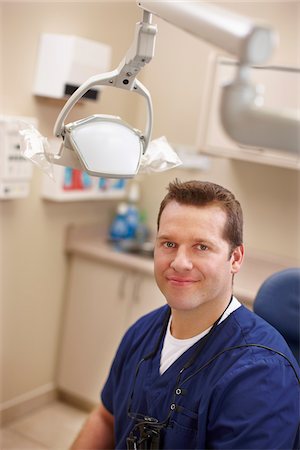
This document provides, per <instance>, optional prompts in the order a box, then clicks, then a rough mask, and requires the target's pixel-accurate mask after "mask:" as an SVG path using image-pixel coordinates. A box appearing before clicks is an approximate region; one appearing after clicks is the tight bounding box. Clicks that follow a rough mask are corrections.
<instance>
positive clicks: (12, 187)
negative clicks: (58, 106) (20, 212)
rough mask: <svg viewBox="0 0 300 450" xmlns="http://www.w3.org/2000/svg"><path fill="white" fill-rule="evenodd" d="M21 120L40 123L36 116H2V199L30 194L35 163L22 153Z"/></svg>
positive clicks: (34, 123) (0, 182)
mask: <svg viewBox="0 0 300 450" xmlns="http://www.w3.org/2000/svg"><path fill="white" fill-rule="evenodd" d="M19 121H22V122H26V123H28V124H31V125H33V126H34V127H37V123H38V121H37V119H36V118H34V117H19V116H0V199H13V198H24V197H26V196H27V195H28V194H29V188H30V181H31V177H32V172H33V170H32V169H33V164H32V162H31V161H29V160H28V159H26V158H25V157H24V156H23V154H22V150H21V136H20V134H19V129H20V127H19Z"/></svg>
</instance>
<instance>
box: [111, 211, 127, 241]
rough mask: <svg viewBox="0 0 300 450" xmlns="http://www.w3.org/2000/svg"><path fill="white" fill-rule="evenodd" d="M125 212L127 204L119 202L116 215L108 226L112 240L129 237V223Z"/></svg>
mask: <svg viewBox="0 0 300 450" xmlns="http://www.w3.org/2000/svg"><path fill="white" fill-rule="evenodd" d="M127 212H128V206H127V204H126V203H120V204H119V205H118V208H117V213H116V216H115V218H114V220H113V222H112V224H111V226H110V228H109V237H110V239H111V240H112V241H115V242H118V241H120V240H121V239H128V238H130V232H129V225H128V222H127Z"/></svg>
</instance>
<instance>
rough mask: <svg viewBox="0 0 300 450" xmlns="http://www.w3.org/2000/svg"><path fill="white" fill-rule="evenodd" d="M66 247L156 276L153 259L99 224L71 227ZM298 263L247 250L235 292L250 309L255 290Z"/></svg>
mask: <svg viewBox="0 0 300 450" xmlns="http://www.w3.org/2000/svg"><path fill="white" fill-rule="evenodd" d="M65 249H66V252H67V253H68V254H71V255H81V256H84V257H88V258H92V259H94V260H95V261H97V260H98V261H101V262H107V263H110V264H113V265H118V266H121V267H124V268H126V269H132V270H135V271H138V272H141V273H144V274H148V275H150V276H151V275H153V268H154V264H153V259H151V258H150V257H145V256H139V255H135V254H130V253H123V252H120V251H117V250H115V249H114V248H113V246H112V245H111V244H110V243H108V242H107V240H106V237H105V233H104V232H103V230H102V229H101V227H99V225H87V226H70V227H69V228H68V230H67V236H66V247H65ZM298 265H299V262H297V261H296V260H294V259H292V258H290V259H289V258H282V257H279V256H278V255H271V254H267V253H260V252H258V251H254V250H253V249H247V251H246V256H245V259H244V262H243V265H242V268H241V270H240V271H239V273H238V274H237V275H236V276H235V280H234V294H235V295H236V297H237V298H238V299H239V300H240V301H242V302H243V303H244V304H246V305H247V306H248V307H250V308H251V306H252V304H253V301H254V298H255V296H256V293H257V291H258V289H259V287H260V286H261V284H262V283H263V281H264V280H265V279H266V278H268V277H269V276H270V275H271V274H273V273H275V272H278V271H280V270H283V269H286V268H288V267H297V266H298Z"/></svg>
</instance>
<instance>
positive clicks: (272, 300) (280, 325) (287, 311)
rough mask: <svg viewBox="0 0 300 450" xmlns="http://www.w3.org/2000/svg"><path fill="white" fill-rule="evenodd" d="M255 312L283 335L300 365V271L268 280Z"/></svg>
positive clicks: (260, 293)
mask: <svg viewBox="0 0 300 450" xmlns="http://www.w3.org/2000/svg"><path fill="white" fill-rule="evenodd" d="M253 310H254V312H255V313H256V314H258V315H259V316H261V317H262V318H263V319H265V320H266V321H267V322H269V323H270V324H271V325H273V327H274V328H276V329H277V330H278V331H279V332H280V333H281V334H282V336H283V337H284V338H285V340H286V342H287V343H288V345H289V347H290V349H291V350H292V352H293V354H294V355H295V357H296V359H297V361H298V363H299V364H300V268H299V269H298V268H291V269H286V270H283V271H280V272H277V273H274V274H273V275H271V276H270V277H269V278H267V279H266V280H265V281H264V283H263V284H262V286H261V287H260V289H259V291H258V293H257V295H256V298H255V300H254V304H253Z"/></svg>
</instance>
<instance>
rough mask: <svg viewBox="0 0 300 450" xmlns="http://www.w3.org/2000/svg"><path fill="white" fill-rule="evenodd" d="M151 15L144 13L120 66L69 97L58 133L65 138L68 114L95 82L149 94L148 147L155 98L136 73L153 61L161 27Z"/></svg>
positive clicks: (92, 78)
mask: <svg viewBox="0 0 300 450" xmlns="http://www.w3.org/2000/svg"><path fill="white" fill-rule="evenodd" d="M151 19H152V15H151V14H150V13H148V12H147V11H145V12H144V15H143V22H138V23H137V24H136V31H135V37H134V41H133V43H132V45H131V47H130V49H129V50H128V52H127V54H126V56H125V58H124V59H123V60H122V62H121V63H120V64H119V66H118V68H117V69H115V70H113V71H111V72H106V73H103V74H100V75H95V76H92V77H91V78H89V79H88V80H87V81H85V82H84V83H83V84H82V85H81V86H80V87H79V88H78V89H77V90H76V91H75V92H74V93H73V95H72V96H71V97H70V98H69V99H68V101H67V102H66V103H65V105H64V107H63V109H62V110H61V112H60V114H59V116H58V118H57V120H56V123H55V126H54V135H55V136H56V137H63V138H64V136H65V124H64V121H65V119H66V117H67V115H68V114H69V112H70V111H71V109H72V108H73V107H74V105H75V104H76V103H77V102H78V100H80V99H81V98H82V96H83V95H84V94H85V93H86V92H87V91H88V90H89V89H91V88H92V87H93V86H101V85H103V86H112V87H117V88H120V89H125V90H129V91H132V92H136V93H137V94H140V95H142V96H143V97H144V98H145V100H146V103H147V112H148V116H147V124H146V127H145V132H144V148H145V149H146V148H147V145H148V142H149V140H150V137H151V132H152V124H153V110H152V102H151V97H150V93H149V91H148V90H147V89H146V88H145V86H144V85H143V84H142V83H141V82H140V81H138V80H137V79H136V76H137V74H138V73H139V71H140V70H141V69H142V68H143V66H144V65H145V64H147V63H149V62H150V61H151V59H152V57H153V54H154V46H155V37H156V33H157V27H156V25H152V24H151Z"/></svg>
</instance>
